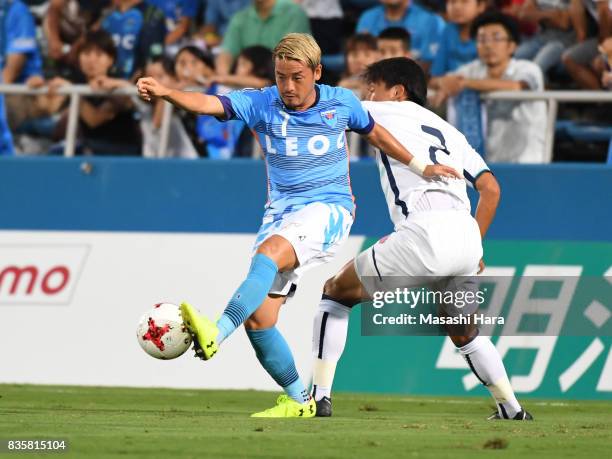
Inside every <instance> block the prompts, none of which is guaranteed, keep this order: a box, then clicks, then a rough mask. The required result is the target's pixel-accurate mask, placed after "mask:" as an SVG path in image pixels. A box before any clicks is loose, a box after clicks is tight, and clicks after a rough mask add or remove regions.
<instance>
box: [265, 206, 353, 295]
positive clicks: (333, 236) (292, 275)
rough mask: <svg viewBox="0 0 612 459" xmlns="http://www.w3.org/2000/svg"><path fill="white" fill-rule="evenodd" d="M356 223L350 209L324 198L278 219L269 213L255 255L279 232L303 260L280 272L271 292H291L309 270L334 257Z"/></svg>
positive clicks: (298, 257) (278, 293)
mask: <svg viewBox="0 0 612 459" xmlns="http://www.w3.org/2000/svg"><path fill="white" fill-rule="evenodd" d="M352 225H353V216H352V215H351V213H350V212H349V211H348V210H347V209H345V208H344V207H342V206H339V205H337V204H323V203H320V202H315V203H312V204H308V205H306V206H304V207H302V208H301V209H299V210H296V211H294V212H291V213H289V214H286V215H283V216H282V217H281V218H280V219H278V220H276V221H274V216H273V215H269V216H265V217H264V218H263V221H262V225H261V228H260V229H259V232H258V233H257V239H256V240H255V245H254V246H253V255H254V254H255V252H256V251H257V248H258V247H259V246H260V245H261V243H263V242H264V241H265V240H266V239H268V238H269V237H270V236H273V235H279V236H282V237H283V238H285V239H287V240H288V241H289V242H290V243H291V245H292V246H293V250H295V254H296V255H297V259H298V262H299V266H298V267H297V268H295V269H292V270H291V271H283V272H279V273H278V274H277V275H276V278H275V279H274V283H273V284H272V288H271V289H270V293H273V294H276V295H288V294H290V290H291V287H292V286H293V285H296V286H297V284H298V282H299V280H300V277H301V276H302V274H303V273H304V272H305V271H307V270H308V269H310V268H313V267H315V266H318V265H320V264H323V263H327V262H328V261H331V260H332V258H333V257H334V256H335V255H336V253H337V252H338V249H339V248H340V246H341V245H342V244H343V243H344V241H346V239H347V238H348V235H349V232H350V230H351V226H352ZM291 293H293V291H291Z"/></svg>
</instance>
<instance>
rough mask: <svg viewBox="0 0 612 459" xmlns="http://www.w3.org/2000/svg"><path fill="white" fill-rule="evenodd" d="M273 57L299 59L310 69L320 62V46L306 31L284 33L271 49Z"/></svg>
mask: <svg viewBox="0 0 612 459" xmlns="http://www.w3.org/2000/svg"><path fill="white" fill-rule="evenodd" d="M272 53H273V54H274V58H275V59H281V60H287V59H292V60H294V61H300V62H303V63H304V64H306V65H307V66H308V67H310V68H311V69H312V70H314V69H315V68H317V66H318V65H319V64H320V63H321V48H319V45H318V44H317V42H316V41H315V39H314V38H313V37H312V35H309V34H307V33H289V34H287V35H285V36H284V37H283V38H282V39H281V41H279V42H278V45H276V47H275V48H274V51H272Z"/></svg>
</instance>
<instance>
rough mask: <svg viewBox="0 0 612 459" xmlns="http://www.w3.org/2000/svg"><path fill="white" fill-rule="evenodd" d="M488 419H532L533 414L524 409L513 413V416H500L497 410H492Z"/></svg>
mask: <svg viewBox="0 0 612 459" xmlns="http://www.w3.org/2000/svg"><path fill="white" fill-rule="evenodd" d="M487 420H488V421H496V420H511V421H533V416H532V415H531V414H530V413H529V412H527V411H525V410H521V411H519V412H518V413H516V414H515V415H514V417H513V418H504V417H502V416H501V415H500V414H499V412H498V411H495V412H493V414H492V415H491V416H489V417H488V418H487Z"/></svg>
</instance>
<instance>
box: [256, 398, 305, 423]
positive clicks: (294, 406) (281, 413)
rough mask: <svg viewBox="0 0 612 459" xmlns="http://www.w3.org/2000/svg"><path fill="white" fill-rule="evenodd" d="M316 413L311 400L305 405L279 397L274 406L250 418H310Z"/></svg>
mask: <svg viewBox="0 0 612 459" xmlns="http://www.w3.org/2000/svg"><path fill="white" fill-rule="evenodd" d="M316 412H317V405H316V403H315V401H314V399H313V398H311V399H310V400H309V401H308V402H306V403H298V402H296V401H295V400H293V399H291V398H289V396H288V395H285V394H283V395H281V396H279V397H278V399H276V406H273V407H272V408H268V409H267V410H265V411H260V412H259V413H253V414H252V415H251V417H252V418H312V417H314V415H315V414H316Z"/></svg>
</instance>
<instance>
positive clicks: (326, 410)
mask: <svg viewBox="0 0 612 459" xmlns="http://www.w3.org/2000/svg"><path fill="white" fill-rule="evenodd" d="M315 403H316V404H317V414H316V415H315V416H317V417H319V418H328V417H330V416H331V415H332V402H331V398H329V397H323V398H322V399H321V400H318V401H316V402H315Z"/></svg>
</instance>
